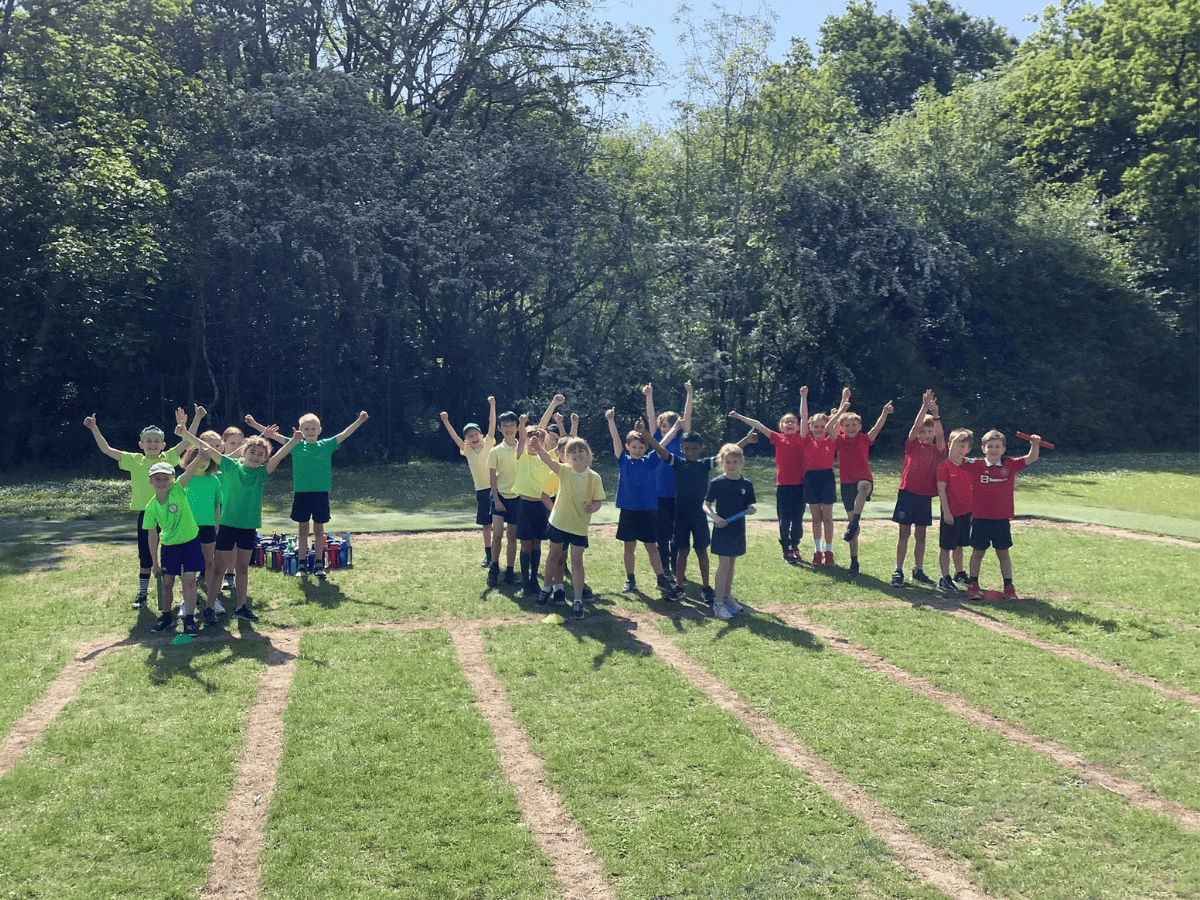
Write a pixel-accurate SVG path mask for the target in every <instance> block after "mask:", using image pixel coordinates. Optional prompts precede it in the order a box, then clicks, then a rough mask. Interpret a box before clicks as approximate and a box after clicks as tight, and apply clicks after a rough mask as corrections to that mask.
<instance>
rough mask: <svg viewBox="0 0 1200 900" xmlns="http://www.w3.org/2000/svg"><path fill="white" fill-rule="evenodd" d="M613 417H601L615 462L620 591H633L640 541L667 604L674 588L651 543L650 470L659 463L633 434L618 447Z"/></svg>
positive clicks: (654, 506) (653, 499) (654, 494)
mask: <svg viewBox="0 0 1200 900" xmlns="http://www.w3.org/2000/svg"><path fill="white" fill-rule="evenodd" d="M616 415H617V411H616V408H615V407H614V408H613V409H610V410H609V411H608V412H606V413H605V414H604V418H605V419H607V420H608V433H609V435H610V436H611V437H612V448H613V456H614V457H616V460H617V473H618V478H617V509H619V510H620V515H619V517H618V519H617V540H618V541H621V542H623V543H624V545H625V551H624V560H625V575H626V578H625V583H624V584H623V585H621V591H622V592H623V593H630V592H631V591H636V590H637V579H636V578H635V577H634V572H633V568H634V560H635V558H636V555H637V545H638V542H639V541H640V542H641V543H642V545H643V546H644V547H645V548H646V555H647V556H648V557H649V558H650V568H651V569H653V570H654V575H655V578H656V579H657V581H658V587H659V588H660V589H661V590H662V591H663V593H664V599H668V600H671V599H674V597H675V585H674V583H673V582H672V581H671V577H670V576H669V575H667V573H666V572H664V571H663V566H662V558H661V557H660V556H659V555H658V545H657V544H656V543H655V540H654V536H655V535H654V519H655V516H656V514H657V512H658V489H657V488H656V487H655V476H656V473H655V471H654V469H655V466H657V465H659V459H658V457H657V456H647V455H646V451H647V450H648V449H649V446H648V445H647V443H646V441H645V439H644V438H643V437H642V436H641V435H640V434H638V432H637V431H636V430H634V431H631V432H629V433H628V434H627V435H625V444H624V447H622V445H621V436H620V435H619V434H618V433H617V424H616V421H615V418H616ZM644 424H645V423H643V427H644Z"/></svg>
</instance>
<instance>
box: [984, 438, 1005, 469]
mask: <svg viewBox="0 0 1200 900" xmlns="http://www.w3.org/2000/svg"><path fill="white" fill-rule="evenodd" d="M1004 448H1005V444H1004V441H1002V440H1000V438H992V439H991V440H990V441H987V442H985V443H984V445H983V455H984V456H986V457H987V461H988V462H992V463H996V462H1000V458H1001V457H1002V456H1004Z"/></svg>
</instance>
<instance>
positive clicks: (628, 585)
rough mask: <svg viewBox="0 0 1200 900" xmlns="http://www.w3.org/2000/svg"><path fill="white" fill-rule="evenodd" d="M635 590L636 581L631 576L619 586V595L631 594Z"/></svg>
mask: <svg viewBox="0 0 1200 900" xmlns="http://www.w3.org/2000/svg"><path fill="white" fill-rule="evenodd" d="M636 590H637V580H636V579H635V578H634V577H633V576H632V575H630V576H629V577H628V578H626V579H625V583H624V584H623V585H621V593H622V594H632V593H633V592H634V591H636Z"/></svg>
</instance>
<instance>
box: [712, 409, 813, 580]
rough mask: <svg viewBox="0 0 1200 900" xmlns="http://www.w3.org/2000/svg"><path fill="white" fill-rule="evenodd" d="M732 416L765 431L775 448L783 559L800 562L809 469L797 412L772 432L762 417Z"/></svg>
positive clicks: (777, 503)
mask: <svg viewBox="0 0 1200 900" xmlns="http://www.w3.org/2000/svg"><path fill="white" fill-rule="evenodd" d="M800 403H801V408H802V409H807V403H808V400H807V395H806V394H802V395H801V398H800ZM729 417H730V418H731V419H737V420H738V421H739V422H745V423H746V424H747V425H750V426H751V427H753V428H754V429H755V430H757V431H760V432H762V433H763V434H764V435H766V437H767V439H768V440H770V442H771V445H772V446H773V447H774V448H775V509H776V511H777V513H778V515H779V545H780V546H781V547H782V548H783V559H784V561H785V562H789V563H791V564H792V565H797V564H799V562H800V539H801V538H802V537H804V475H805V473H806V472H807V471H808V466H807V465H806V462H805V459H804V435H802V434H801V433H800V419H799V418H798V417H797V416H796V414H795V413H790V412H789V413H784V414H783V415H782V416H781V417H780V419H779V430H778V431H772V430H771V429H769V428H767V427H766V426H765V425H763V423H762V422H760V421H758V419H749V418H747V417H746V416H743V415H741V414H739V413H737V412H735V411H732V410H731V411H730V413H729Z"/></svg>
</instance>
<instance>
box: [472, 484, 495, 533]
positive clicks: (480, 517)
mask: <svg viewBox="0 0 1200 900" xmlns="http://www.w3.org/2000/svg"><path fill="white" fill-rule="evenodd" d="M475 524H476V525H491V524H492V489H491V488H480V489H479V490H477V491H476V492H475Z"/></svg>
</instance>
